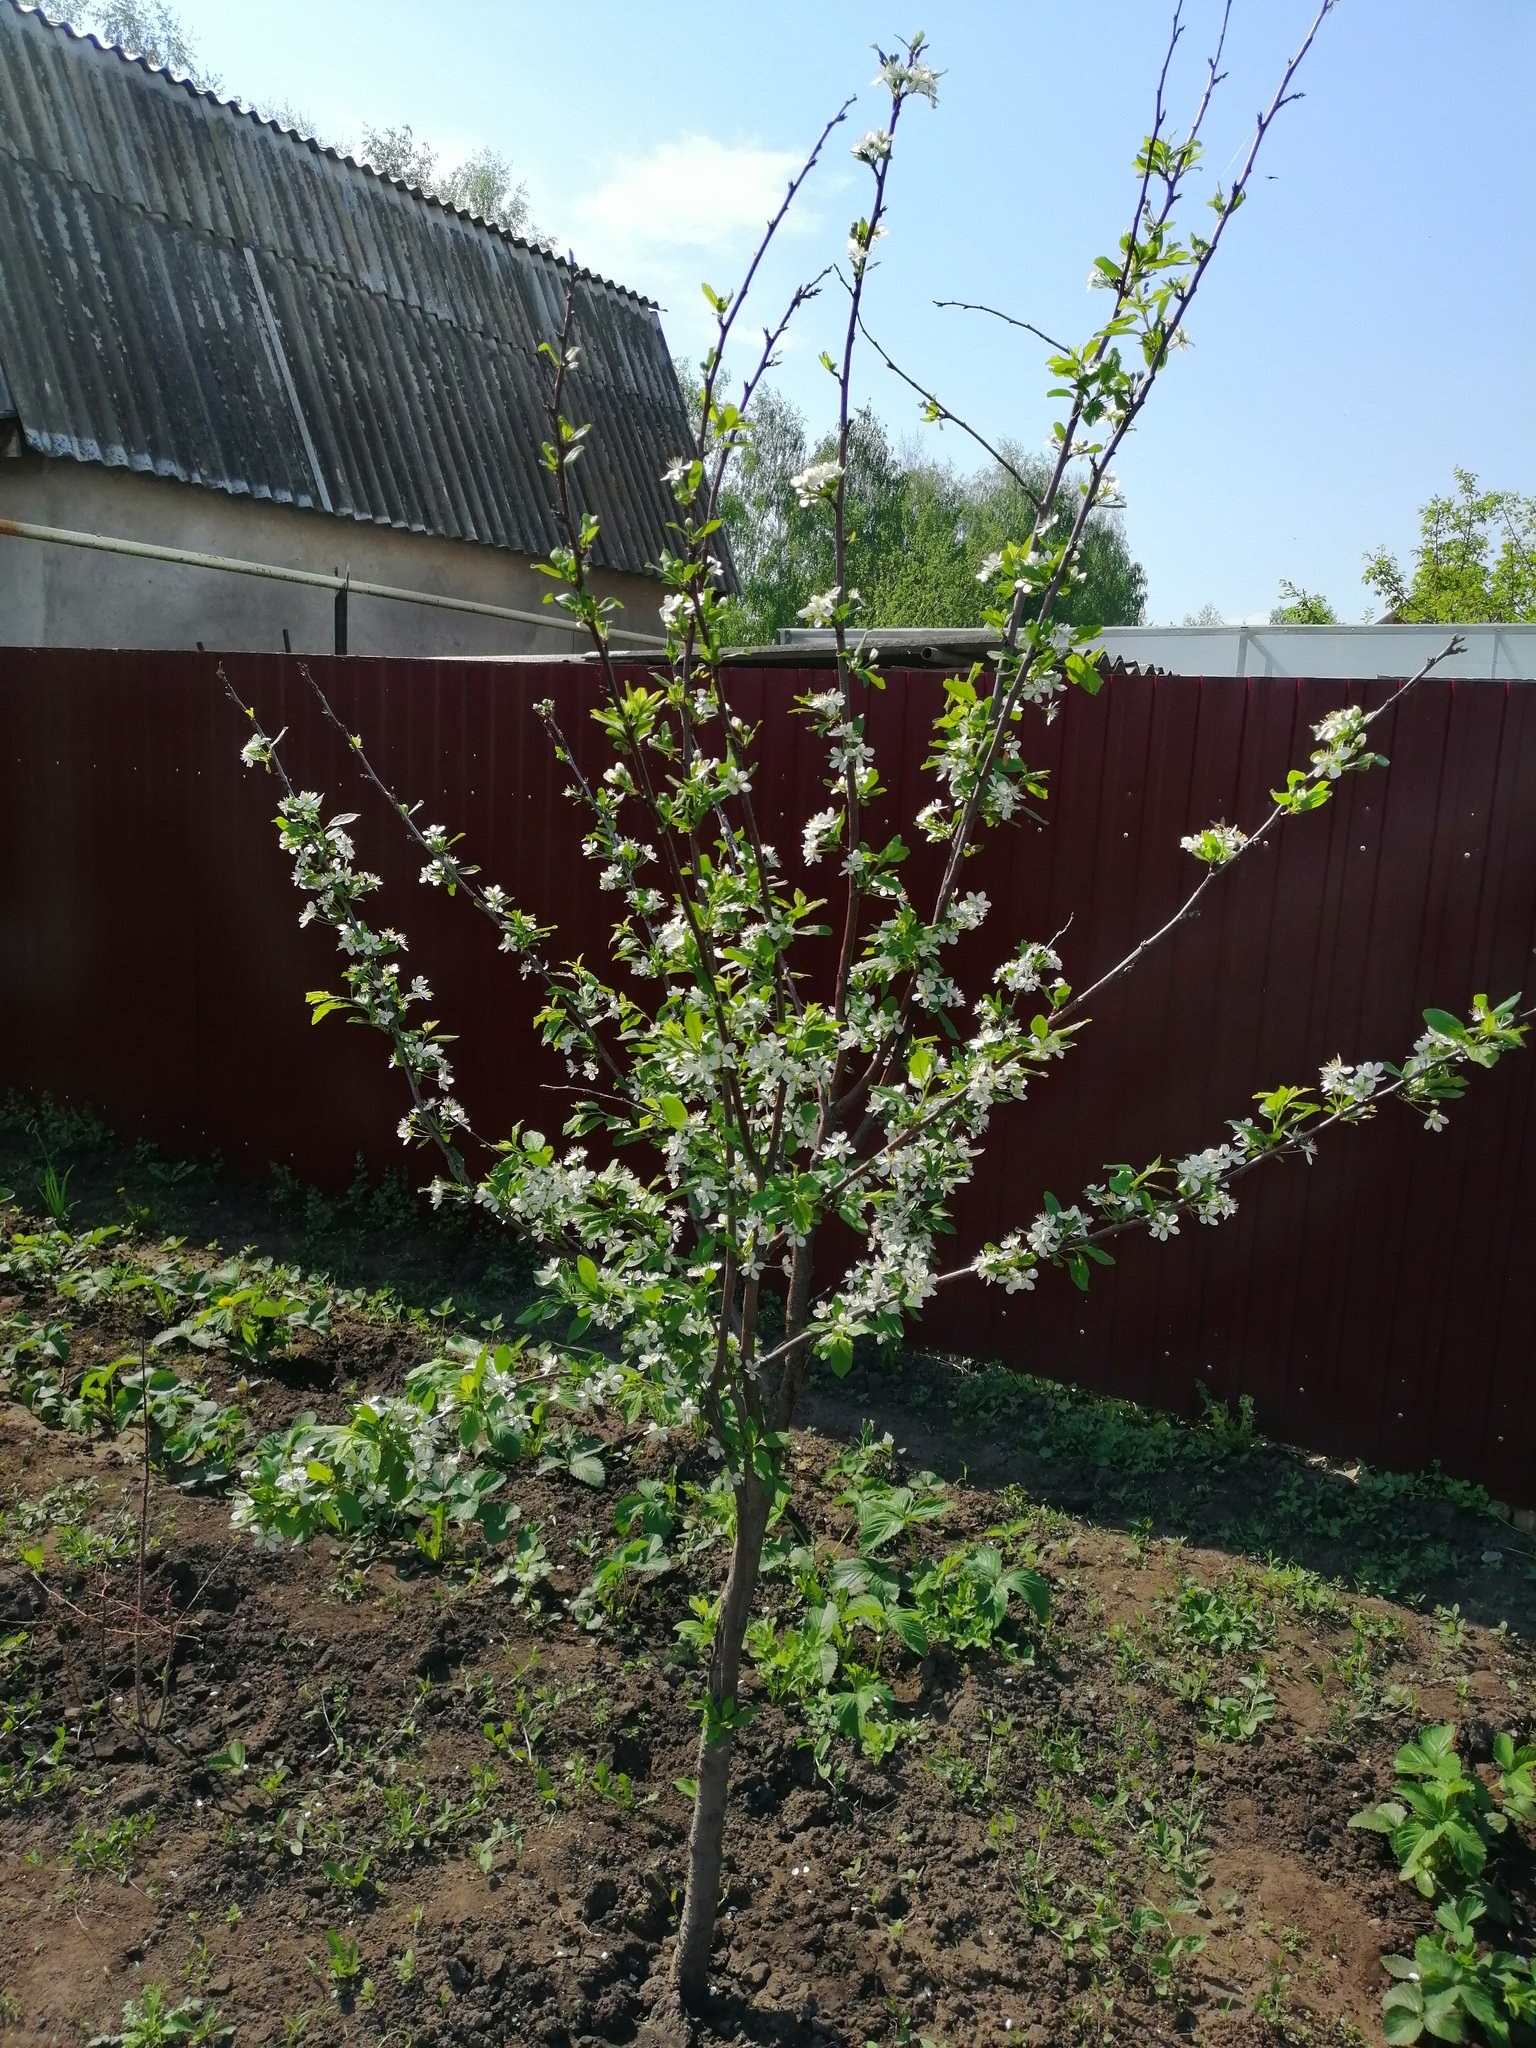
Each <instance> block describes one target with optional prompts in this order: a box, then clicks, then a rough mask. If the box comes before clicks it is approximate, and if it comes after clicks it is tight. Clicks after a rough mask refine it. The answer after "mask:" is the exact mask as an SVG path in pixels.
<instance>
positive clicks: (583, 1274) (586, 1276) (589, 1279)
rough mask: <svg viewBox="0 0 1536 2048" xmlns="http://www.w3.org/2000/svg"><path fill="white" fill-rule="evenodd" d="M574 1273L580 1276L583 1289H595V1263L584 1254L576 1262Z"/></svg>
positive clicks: (596, 1277) (596, 1280)
mask: <svg viewBox="0 0 1536 2048" xmlns="http://www.w3.org/2000/svg"><path fill="white" fill-rule="evenodd" d="M576 1271H577V1274H578V1275H579V1276H580V1279H581V1284H582V1286H583V1287H595V1286H596V1285H597V1283H598V1271H597V1264H596V1261H595V1260H592V1259H589V1258H588V1257H587V1255H586V1253H585V1252H583V1253H582V1254H581V1257H580V1258H579V1259H578V1260H577V1261H576Z"/></svg>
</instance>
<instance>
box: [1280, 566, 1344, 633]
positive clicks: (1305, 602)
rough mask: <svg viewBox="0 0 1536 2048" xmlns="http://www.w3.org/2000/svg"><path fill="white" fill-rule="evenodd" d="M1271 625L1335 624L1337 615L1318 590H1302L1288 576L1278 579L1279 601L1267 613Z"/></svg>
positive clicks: (1337, 619)
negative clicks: (1268, 613)
mask: <svg viewBox="0 0 1536 2048" xmlns="http://www.w3.org/2000/svg"><path fill="white" fill-rule="evenodd" d="M1269 623H1270V624H1271V625H1272V626H1336V625H1337V624H1338V623H1339V615H1338V613H1337V612H1336V611H1335V610H1334V608H1333V606H1332V605H1331V604H1330V603H1329V602H1328V600H1327V598H1326V597H1324V596H1323V594H1322V592H1321V591H1320V590H1303V589H1302V588H1301V586H1300V584H1298V583H1292V582H1291V581H1290V580H1289V579H1288V578H1286V577H1282V578H1281V580H1280V602H1279V603H1278V604H1277V605H1276V606H1275V608H1274V610H1273V611H1272V612H1271V613H1270V615H1269Z"/></svg>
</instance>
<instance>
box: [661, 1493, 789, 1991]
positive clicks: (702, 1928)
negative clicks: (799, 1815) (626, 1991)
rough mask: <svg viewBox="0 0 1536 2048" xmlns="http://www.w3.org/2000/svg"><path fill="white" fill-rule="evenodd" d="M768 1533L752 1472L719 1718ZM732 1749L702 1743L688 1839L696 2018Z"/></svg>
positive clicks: (717, 1697) (676, 1966)
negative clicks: (691, 1824) (764, 1540)
mask: <svg viewBox="0 0 1536 2048" xmlns="http://www.w3.org/2000/svg"><path fill="white" fill-rule="evenodd" d="M767 1527H768V1490H767V1488H766V1487H765V1486H764V1485H763V1482H762V1480H761V1479H759V1478H758V1476H757V1474H756V1473H755V1472H749V1473H747V1474H746V1475H745V1476H744V1477H743V1478H742V1479H741V1480H740V1481H739V1483H738V1485H737V1488H736V1541H735V1544H734V1546H733V1548H732V1551H731V1569H730V1573H729V1576H728V1577H727V1579H726V1582H725V1592H724V1595H723V1596H722V1598H721V1602H720V1621H719V1625H718V1626H717V1628H716V1630H715V1641H714V1648H713V1650H712V1652H711V1654H710V1660H709V1698H710V1701H711V1703H712V1705H713V1706H714V1708H715V1709H716V1710H717V1711H718V1710H721V1709H724V1710H726V1711H729V1710H730V1709H731V1708H733V1707H734V1706H735V1705H736V1689H737V1681H738V1678H739V1677H740V1673H741V1645H742V1640H743V1638H744V1637H745V1635H746V1632H747V1623H748V1621H749V1620H750V1619H751V1616H752V1601H753V1597H754V1595H755V1594H756V1591H757V1574H758V1567H759V1566H760V1564H761V1563H762V1556H763V1537H764V1535H765V1533H766V1531H767ZM732 1746H733V1743H732V1736H731V1733H730V1731H729V1730H727V1731H726V1732H725V1733H724V1734H723V1735H722V1736H721V1737H720V1738H719V1740H717V1741H715V1742H710V1741H709V1740H708V1739H707V1731H706V1733H705V1734H703V1735H701V1736H700V1738H699V1779H698V1792H697V1794H696V1796H695V1798H694V1802H693V1826H692V1828H691V1830H690V1832H689V1836H688V1881H687V1890H686V1892H685V1894H684V1898H683V1921H682V1926H681V1927H680V1929H679V1930H678V1939H677V1953H676V1956H675V1958H674V1961H673V1966H672V1975H673V1980H674V1982H675V1984H676V1986H677V1990H678V1992H679V1994H680V1996H681V1998H682V2001H683V2003H684V2004H685V2005H686V2006H688V2007H690V2008H691V2009H692V2010H693V2011H695V2012H697V2011H698V2010H699V2009H700V2008H701V2006H702V2005H703V2003H704V2000H705V1997H706V1995H707V1992H708V1987H709V1955H710V1949H711V1947H712V1945H713V1942H714V1935H715V1915H716V1912H717V1910H718V1907H719V1902H720V1866H721V1861H722V1859H723V1856H724V1853H725V1807H726V1792H727V1789H728V1787H729V1784H730V1775H731V1750H732Z"/></svg>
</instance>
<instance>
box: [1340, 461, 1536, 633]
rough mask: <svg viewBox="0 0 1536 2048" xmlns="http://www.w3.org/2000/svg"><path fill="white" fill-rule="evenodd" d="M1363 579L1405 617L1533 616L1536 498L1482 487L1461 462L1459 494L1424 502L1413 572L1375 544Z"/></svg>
mask: <svg viewBox="0 0 1536 2048" xmlns="http://www.w3.org/2000/svg"><path fill="white" fill-rule="evenodd" d="M1365 581H1366V583H1367V584H1369V586H1370V587H1371V589H1373V590H1374V591H1375V592H1376V593H1377V595H1378V596H1379V597H1380V598H1381V599H1382V600H1383V602H1384V604H1385V606H1386V609H1387V611H1388V612H1389V613H1390V614H1391V615H1392V617H1394V618H1396V619H1400V620H1402V621H1403V622H1404V623H1405V624H1408V623H1418V622H1421V621H1422V622H1424V623H1427V624H1431V625H1442V624H1445V625H1475V624H1478V623H1479V622H1490V623H1497V624H1502V625H1513V624H1518V623H1520V622H1522V621H1523V622H1525V623H1527V624H1529V623H1531V622H1533V621H1536V498H1528V497H1521V496H1520V494H1519V493H1518V492H1517V491H1483V490H1479V488H1478V482H1477V478H1476V477H1475V476H1474V475H1473V473H1472V471H1471V470H1469V469H1458V470H1457V471H1456V491H1455V495H1454V496H1446V497H1443V498H1431V499H1430V501H1429V503H1428V504H1427V505H1425V506H1423V507H1422V509H1421V510H1420V513H1419V545H1418V547H1417V548H1416V549H1415V550H1414V557H1413V573H1412V575H1411V577H1410V576H1408V575H1406V574H1405V573H1404V571H1403V569H1402V566H1401V565H1400V564H1399V562H1398V561H1397V559H1396V557H1395V556H1393V555H1390V554H1388V553H1387V551H1386V549H1385V548H1378V549H1377V550H1376V551H1375V553H1374V554H1369V555H1367V556H1366V558H1365Z"/></svg>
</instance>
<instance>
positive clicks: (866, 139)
mask: <svg viewBox="0 0 1536 2048" xmlns="http://www.w3.org/2000/svg"><path fill="white" fill-rule="evenodd" d="M890 153H891V138H890V135H889V134H888V132H887V131H886V130H885V129H884V128H871V129H869V130H867V131H866V133H865V134H863V135H861V136H860V137H859V139H858V141H857V142H856V143H855V144H854V145H853V150H852V154H853V155H854V156H856V157H857V158H858V160H859V162H860V163H861V164H868V165H869V167H870V169H871V170H873V169H874V167H875V165H876V164H879V163H883V162H884V161H885V159H886V158H887V157H888V156H889V155H890Z"/></svg>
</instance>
